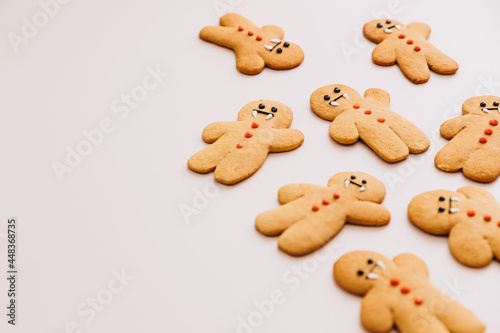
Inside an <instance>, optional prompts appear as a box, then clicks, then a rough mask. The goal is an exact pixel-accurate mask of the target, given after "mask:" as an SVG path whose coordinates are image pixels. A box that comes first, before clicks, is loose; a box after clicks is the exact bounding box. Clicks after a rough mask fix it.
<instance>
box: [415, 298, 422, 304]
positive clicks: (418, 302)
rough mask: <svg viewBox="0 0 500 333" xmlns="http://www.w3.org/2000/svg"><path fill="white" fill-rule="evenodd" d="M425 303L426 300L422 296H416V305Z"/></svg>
mask: <svg viewBox="0 0 500 333" xmlns="http://www.w3.org/2000/svg"><path fill="white" fill-rule="evenodd" d="M423 302H424V299H423V298H422V297H420V296H415V304H417V305H420V304H422V303H423Z"/></svg>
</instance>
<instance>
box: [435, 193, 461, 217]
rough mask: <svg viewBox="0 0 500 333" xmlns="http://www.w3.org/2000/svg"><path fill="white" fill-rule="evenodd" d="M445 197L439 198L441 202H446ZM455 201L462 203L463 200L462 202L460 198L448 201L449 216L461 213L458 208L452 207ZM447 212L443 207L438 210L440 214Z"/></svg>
mask: <svg viewBox="0 0 500 333" xmlns="http://www.w3.org/2000/svg"><path fill="white" fill-rule="evenodd" d="M445 200H446V199H445V197H439V201H445ZM453 201H455V202H461V201H462V200H460V199H459V198H457V197H450V198H449V199H448V214H453V213H456V212H459V211H460V209H458V208H456V207H451V205H452V203H453ZM445 210H446V208H444V207H443V206H441V207H439V209H438V212H440V213H442V212H444V211H445Z"/></svg>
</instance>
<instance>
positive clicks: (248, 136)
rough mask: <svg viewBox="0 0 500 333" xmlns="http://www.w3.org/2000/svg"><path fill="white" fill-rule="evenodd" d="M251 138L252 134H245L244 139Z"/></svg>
mask: <svg viewBox="0 0 500 333" xmlns="http://www.w3.org/2000/svg"><path fill="white" fill-rule="evenodd" d="M252 136H253V134H252V132H246V133H245V138H251V137H252Z"/></svg>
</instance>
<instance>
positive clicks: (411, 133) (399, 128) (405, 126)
mask: <svg viewBox="0 0 500 333" xmlns="http://www.w3.org/2000/svg"><path fill="white" fill-rule="evenodd" d="M390 127H391V129H392V130H393V131H394V132H395V133H396V134H397V135H398V136H399V138H400V139H401V140H402V141H403V142H404V143H405V144H406V145H407V146H408V149H409V151H410V153H412V154H418V153H422V152H424V151H426V150H427V149H428V148H429V146H430V144H431V142H430V140H429V139H428V138H427V136H426V135H425V133H424V132H422V131H421V130H420V129H419V128H418V127H417V126H415V125H413V124H412V123H410V122H409V121H408V120H406V119H405V118H403V117H401V116H400V115H398V114H397V113H393V114H392V115H391V126H390Z"/></svg>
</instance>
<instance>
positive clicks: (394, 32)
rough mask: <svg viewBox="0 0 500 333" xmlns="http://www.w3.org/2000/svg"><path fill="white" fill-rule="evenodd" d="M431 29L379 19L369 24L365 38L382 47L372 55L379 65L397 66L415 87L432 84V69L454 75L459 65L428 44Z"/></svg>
mask: <svg viewBox="0 0 500 333" xmlns="http://www.w3.org/2000/svg"><path fill="white" fill-rule="evenodd" d="M430 33H431V28H430V27H429V26H428V25H427V24H425V23H420V22H414V23H410V24H408V26H406V25H404V24H403V23H401V22H399V21H396V20H392V19H376V20H373V21H370V22H368V23H366V24H365V26H364V27H363V34H364V35H365V37H366V38H368V39H369V40H371V41H372V42H374V43H377V44H378V45H377V46H376V47H375V49H374V50H373V53H372V59H373V62H374V63H376V64H377V65H382V66H391V65H394V64H395V63H397V64H398V65H399V68H401V70H402V71H403V74H404V75H405V76H406V77H407V78H408V80H410V81H411V82H413V83H424V82H427V81H428V80H429V77H430V71H429V67H430V69H432V70H433V71H434V72H436V73H439V74H454V73H455V72H456V71H457V70H458V64H457V63H456V62H455V60H453V59H451V58H450V57H448V56H447V55H445V54H444V53H442V52H441V51H439V50H438V49H437V48H436V47H435V46H434V45H432V44H431V43H429V42H428V41H427V38H429V34H430Z"/></svg>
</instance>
